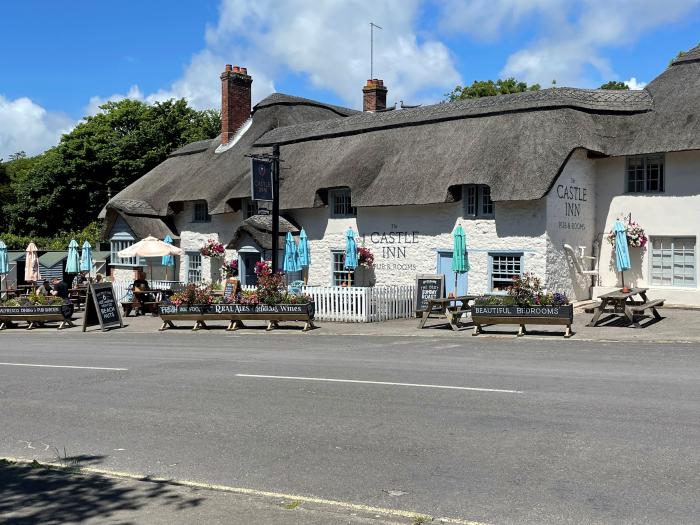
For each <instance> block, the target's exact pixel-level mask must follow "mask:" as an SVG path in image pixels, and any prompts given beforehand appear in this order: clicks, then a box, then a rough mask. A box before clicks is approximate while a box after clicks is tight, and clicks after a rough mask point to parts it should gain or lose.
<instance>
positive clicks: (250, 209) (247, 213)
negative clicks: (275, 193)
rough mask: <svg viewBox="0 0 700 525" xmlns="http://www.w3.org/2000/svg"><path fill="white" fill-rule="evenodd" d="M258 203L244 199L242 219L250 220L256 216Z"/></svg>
mask: <svg viewBox="0 0 700 525" xmlns="http://www.w3.org/2000/svg"><path fill="white" fill-rule="evenodd" d="M258 209H259V208H258V201H254V200H252V199H246V200H244V201H243V218H244V219H250V218H251V217H252V216H253V215H257V214H258Z"/></svg>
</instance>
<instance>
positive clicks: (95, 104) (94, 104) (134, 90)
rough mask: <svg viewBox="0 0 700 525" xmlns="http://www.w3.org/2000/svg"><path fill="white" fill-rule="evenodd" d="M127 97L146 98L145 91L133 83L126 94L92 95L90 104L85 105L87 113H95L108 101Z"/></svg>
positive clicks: (116, 100)
mask: <svg viewBox="0 0 700 525" xmlns="http://www.w3.org/2000/svg"><path fill="white" fill-rule="evenodd" d="M126 98H130V99H133V100H144V96H143V93H142V92H141V90H140V89H139V87H138V86H137V85H133V86H131V88H129V91H128V92H127V93H126V94H124V95H122V94H119V93H115V94H114V95H112V96H110V97H98V96H94V97H90V101H89V102H88V105H87V106H85V110H84V112H85V115H95V114H97V113H98V112H100V111H101V110H100V106H102V105H103V104H106V103H107V102H119V101H120V100H124V99H126Z"/></svg>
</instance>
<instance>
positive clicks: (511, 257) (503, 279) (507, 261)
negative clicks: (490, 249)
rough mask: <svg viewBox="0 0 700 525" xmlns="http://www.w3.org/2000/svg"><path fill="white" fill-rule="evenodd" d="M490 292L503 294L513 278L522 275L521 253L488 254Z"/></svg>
mask: <svg viewBox="0 0 700 525" xmlns="http://www.w3.org/2000/svg"><path fill="white" fill-rule="evenodd" d="M489 259H490V262H491V268H490V270H491V271H490V274H491V291H492V292H505V291H506V290H508V287H509V286H512V285H513V277H515V276H520V275H522V273H523V254H522V253H490V254H489Z"/></svg>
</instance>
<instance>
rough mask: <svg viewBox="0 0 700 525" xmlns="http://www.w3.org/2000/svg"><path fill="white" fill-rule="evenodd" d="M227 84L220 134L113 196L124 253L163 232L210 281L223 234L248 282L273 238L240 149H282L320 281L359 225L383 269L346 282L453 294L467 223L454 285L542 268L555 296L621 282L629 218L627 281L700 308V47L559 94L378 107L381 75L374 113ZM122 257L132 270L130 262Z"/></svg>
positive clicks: (287, 193) (289, 198) (314, 280)
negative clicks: (421, 280) (635, 230)
mask: <svg viewBox="0 0 700 525" xmlns="http://www.w3.org/2000/svg"><path fill="white" fill-rule="evenodd" d="M221 79H222V115H223V117H224V118H223V119H222V120H223V122H222V135H221V137H220V138H218V139H216V140H213V141H203V142H199V143H195V144H190V145H188V146H186V147H185V148H182V149H181V150H179V151H176V152H175V153H173V154H172V155H171V156H170V157H169V158H168V159H167V160H166V161H165V162H163V163H162V164H161V165H159V166H157V167H156V168H155V169H153V170H152V171H151V172H149V173H147V174H146V175H145V176H143V177H142V178H141V179H139V180H138V181H137V182H135V183H134V184H132V185H131V186H129V187H128V188H126V189H125V190H124V191H122V192H121V193H119V194H118V195H117V196H115V197H114V198H113V199H112V200H111V201H110V202H109V204H108V205H107V207H106V208H105V216H106V218H107V221H106V231H105V233H106V236H107V237H108V238H109V239H110V240H111V241H112V244H113V247H114V250H113V251H118V249H121V248H122V247H124V246H125V245H126V244H128V243H129V242H133V241H134V240H137V238H141V237H143V236H145V235H146V234H148V233H151V234H153V235H157V236H159V237H161V238H162V237H163V236H164V235H166V234H170V235H172V236H173V238H175V239H176V240H177V242H179V244H180V246H181V247H182V248H183V249H184V250H185V251H186V255H185V256H183V257H182V260H181V261H180V264H179V266H178V267H179V268H180V272H179V276H180V279H182V280H198V279H204V280H206V279H207V278H211V274H212V271H211V269H210V267H209V261H208V259H207V258H201V257H200V256H199V253H198V250H199V248H200V247H201V246H202V245H203V243H204V242H205V241H206V240H207V239H210V238H212V239H217V240H219V241H220V242H223V243H224V244H226V245H227V247H228V248H229V250H228V255H229V257H231V258H238V259H239V265H240V268H241V275H242V279H243V281H244V283H245V282H246V281H251V280H252V279H253V276H252V275H251V274H250V269H251V267H252V265H253V262H254V261H255V260H260V259H261V258H267V257H269V250H270V249H271V247H272V239H271V235H270V232H269V228H268V227H267V226H266V220H265V218H262V217H261V216H257V215H255V214H256V206H255V204H254V203H252V202H251V201H250V198H249V197H250V178H249V171H250V160H249V158H247V157H245V155H246V154H249V153H253V152H269V151H270V149H269V147H270V146H272V145H274V144H277V145H279V146H280V147H281V157H282V159H283V161H284V162H283V164H282V166H283V170H282V176H283V180H282V184H281V190H280V196H281V209H282V212H283V216H284V217H285V218H286V219H287V220H288V222H285V223H284V228H283V229H282V230H283V233H284V232H285V231H292V232H294V233H296V232H298V229H299V228H301V227H303V228H304V229H305V230H306V232H307V234H308V236H309V240H310V245H311V257H312V264H311V267H310V269H309V274H308V280H309V284H315V285H342V284H347V281H348V273H347V272H346V271H345V270H344V269H343V268H342V254H343V249H344V246H345V238H344V232H345V230H347V228H348V227H351V228H352V229H353V230H355V232H357V233H359V235H360V239H361V242H360V244H361V245H364V246H365V247H367V248H370V249H371V250H372V252H373V253H374V255H375V268H374V270H373V271H372V272H370V275H361V274H357V275H354V276H350V280H351V281H352V284H365V283H367V282H371V283H376V284H377V285H381V284H399V283H412V282H414V280H415V276H416V274H421V273H435V272H437V273H444V274H446V283H447V291H448V292H449V291H451V289H452V287H453V286H454V277H453V275H452V273H451V270H450V262H451V247H452V235H451V234H452V231H453V230H454V228H455V226H456V225H457V224H461V225H462V226H463V227H464V230H465V232H466V234H467V245H468V251H469V260H470V265H471V271H470V272H469V274H468V275H467V276H463V277H460V279H459V284H458V287H459V290H458V291H460V292H464V291H468V292H469V293H489V292H498V291H502V290H504V289H505V288H506V287H507V286H508V284H509V281H510V279H511V278H512V276H513V275H515V274H519V273H523V272H532V273H534V274H536V275H538V276H540V277H542V278H543V280H544V282H545V284H546V286H547V287H548V288H549V289H550V290H551V291H561V292H564V293H566V294H567V295H569V296H570V297H571V298H574V299H586V298H590V297H591V296H592V295H595V294H597V293H600V292H601V291H602V290H608V289H610V288H613V287H616V286H619V285H620V276H619V275H618V274H617V273H616V272H615V270H614V258H613V257H614V254H613V251H612V250H611V246H610V244H608V243H607V241H606V239H605V237H606V234H607V232H609V231H610V230H611V228H612V223H613V222H614V221H615V219H616V218H617V217H618V216H622V215H624V216H629V215H630V214H631V216H632V218H633V219H634V220H635V221H636V222H638V223H639V224H640V225H641V226H642V227H644V228H645V230H646V233H647V234H648V235H649V237H650V243H649V245H648V246H647V248H646V249H636V248H631V249H630V252H631V259H632V265H633V268H632V270H630V271H629V272H626V273H625V282H626V284H628V283H631V284H635V285H638V286H643V287H648V288H651V289H652V290H653V295H652V296H654V297H664V298H666V299H667V301H668V302H669V303H679V304H700V293H699V291H698V285H697V271H696V258H697V251H696V240H697V238H698V235H699V234H700V231H699V230H700V196H699V195H700V118H699V117H700V115H699V114H698V113H699V110H700V46H698V47H696V48H694V49H692V50H691V51H689V52H688V53H686V54H685V55H683V56H682V57H681V58H679V59H677V60H675V61H674V62H673V63H672V65H671V66H670V67H669V68H668V69H667V70H666V71H664V72H663V73H662V74H661V75H659V77H657V78H656V79H655V80H654V81H653V82H651V83H650V84H649V85H648V86H647V87H646V88H645V89H644V90H640V91H603V90H581V89H571V88H554V89H545V90H541V91H536V92H526V93H519V94H513V95H501V96H497V97H487V98H481V99H473V100H466V101H460V102H454V103H444V104H437V105H433V106H424V107H415V108H407V109H399V110H392V108H389V109H385V100H386V93H387V89H386V88H385V87H384V86H383V84H382V82H381V81H375V80H372V81H368V84H367V85H366V86H365V87H364V89H363V92H364V95H365V108H364V109H365V111H364V112H357V111H353V110H349V109H345V108H339V107H336V106H330V105H326V104H322V103H319V102H314V101H310V100H306V99H300V98H297V97H290V96H286V95H281V94H274V95H271V96H270V97H268V98H266V99H265V100H263V101H262V102H260V103H259V104H258V105H256V106H255V108H253V111H252V114H251V108H250V83H251V82H252V79H251V78H250V77H249V76H248V75H247V72H246V71H245V69H244V68H240V69H239V68H230V66H227V70H226V71H225V72H224V73H223V74H222V76H221ZM246 97H247V98H246ZM241 101H243V102H241ZM253 216H254V217H255V218H254V219H248V218H249V217H253ZM267 223H268V224H269V219H268V220H267ZM565 245H568V246H570V247H571V248H573V250H568V249H566V248H565ZM282 246H283V244H280V247H282ZM581 251H583V252H584V253H585V255H586V256H591V255H595V257H596V261H595V263H594V262H593V261H592V260H589V259H580V257H579V254H580V252H581ZM280 259H281V258H280ZM112 261H113V263H114V262H115V261H117V262H119V263H120V264H117V265H116V266H115V270H116V271H115V274H116V275H117V276H119V275H122V276H125V277H124V278H125V279H130V278H131V272H130V271H128V270H129V269H130V266H129V265H130V264H136V263H137V261H118V258H116V254H113V256H112ZM594 267H595V268H597V271H593V268H594ZM584 272H585V273H584ZM593 274H595V275H593ZM593 283H595V288H593V287H592V284H593Z"/></svg>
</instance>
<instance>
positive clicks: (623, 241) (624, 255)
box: [613, 220, 632, 288]
mask: <svg viewBox="0 0 700 525" xmlns="http://www.w3.org/2000/svg"><path fill="white" fill-rule="evenodd" d="M613 231H614V232H615V266H617V271H618V272H620V275H621V279H622V287H623V288H624V287H625V270H629V269H630V268H632V264H631V263H630V251H629V247H628V246H627V229H626V228H625V225H624V224H622V222H621V221H619V220H618V221H615V225H614V226H613Z"/></svg>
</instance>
